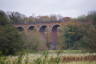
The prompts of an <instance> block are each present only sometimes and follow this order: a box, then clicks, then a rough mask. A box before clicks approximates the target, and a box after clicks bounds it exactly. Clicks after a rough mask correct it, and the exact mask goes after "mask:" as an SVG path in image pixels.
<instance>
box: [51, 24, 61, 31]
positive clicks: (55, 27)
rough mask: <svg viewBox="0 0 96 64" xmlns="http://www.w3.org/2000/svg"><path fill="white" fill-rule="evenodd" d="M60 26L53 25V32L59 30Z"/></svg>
mask: <svg viewBox="0 0 96 64" xmlns="http://www.w3.org/2000/svg"><path fill="white" fill-rule="evenodd" d="M58 27H60V25H54V26H53V27H52V32H57V31H58Z"/></svg>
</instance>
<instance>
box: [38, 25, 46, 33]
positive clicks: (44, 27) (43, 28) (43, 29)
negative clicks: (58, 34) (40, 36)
mask: <svg viewBox="0 0 96 64" xmlns="http://www.w3.org/2000/svg"><path fill="white" fill-rule="evenodd" d="M46 28H47V26H46V25H44V26H41V27H40V30H39V31H40V32H45V31H46Z"/></svg>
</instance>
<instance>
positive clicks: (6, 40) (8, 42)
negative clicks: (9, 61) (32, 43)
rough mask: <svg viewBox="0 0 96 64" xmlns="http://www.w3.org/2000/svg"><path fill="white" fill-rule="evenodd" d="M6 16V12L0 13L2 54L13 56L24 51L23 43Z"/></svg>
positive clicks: (0, 46)
mask: <svg viewBox="0 0 96 64" xmlns="http://www.w3.org/2000/svg"><path fill="white" fill-rule="evenodd" d="M6 16H7V15H6V14H5V12H3V11H0V52H1V53H2V54H3V55H11V54H15V53H16V52H18V51H20V50H21V49H22V46H23V42H22V39H21V38H20V35H19V33H18V32H17V30H16V29H15V28H14V27H13V26H12V25H11V24H10V20H9V19H8V17H6Z"/></svg>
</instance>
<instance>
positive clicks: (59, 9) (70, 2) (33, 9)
mask: <svg viewBox="0 0 96 64" xmlns="http://www.w3.org/2000/svg"><path fill="white" fill-rule="evenodd" d="M0 10H4V11H5V12H8V11H15V12H20V13H22V14H25V15H26V16H32V15H34V16H37V15H41V16H44V15H54V14H55V15H61V16H64V17H66V16H67V17H78V16H80V15H84V14H85V15H86V14H87V13H89V12H90V11H96V0H0Z"/></svg>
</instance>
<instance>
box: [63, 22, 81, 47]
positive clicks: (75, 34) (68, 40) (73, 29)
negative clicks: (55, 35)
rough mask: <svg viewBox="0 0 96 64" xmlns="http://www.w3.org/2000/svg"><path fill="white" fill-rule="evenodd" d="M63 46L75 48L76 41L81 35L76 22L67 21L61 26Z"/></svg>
mask: <svg viewBox="0 0 96 64" xmlns="http://www.w3.org/2000/svg"><path fill="white" fill-rule="evenodd" d="M63 31H64V32H63V38H64V48H65V49H77V48H76V46H77V45H76V44H78V43H77V42H78V41H79V40H80V39H81V38H82V37H83V34H82V30H81V29H80V24H79V23H78V22H68V23H67V24H66V25H65V26H64V28H63Z"/></svg>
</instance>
